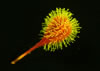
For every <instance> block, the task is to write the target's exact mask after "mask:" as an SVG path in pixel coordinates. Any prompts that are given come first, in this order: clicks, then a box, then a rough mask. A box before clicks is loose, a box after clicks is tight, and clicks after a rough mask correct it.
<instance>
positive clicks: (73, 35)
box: [40, 8, 81, 51]
mask: <svg viewBox="0 0 100 71" xmlns="http://www.w3.org/2000/svg"><path fill="white" fill-rule="evenodd" d="M72 15H73V14H72V13H71V12H70V11H69V9H67V10H65V8H63V9H61V8H56V11H54V10H53V11H52V12H51V13H49V16H46V18H45V22H44V23H42V26H43V29H42V30H41V31H40V33H42V38H43V35H44V33H45V32H46V29H47V26H48V24H49V23H50V22H51V21H52V20H53V18H54V17H56V16H63V17H67V19H68V20H69V21H70V24H71V26H72V32H71V34H70V35H69V36H68V37H66V38H65V39H63V40H62V41H59V42H54V43H49V44H45V45H44V50H46V51H55V50H56V49H58V48H60V49H62V44H64V45H65V47H67V46H68V45H70V42H72V43H73V42H74V41H75V38H76V37H79V36H77V34H78V33H80V29H81V27H79V23H78V21H77V20H76V18H72ZM40 35H41V34H40Z"/></svg>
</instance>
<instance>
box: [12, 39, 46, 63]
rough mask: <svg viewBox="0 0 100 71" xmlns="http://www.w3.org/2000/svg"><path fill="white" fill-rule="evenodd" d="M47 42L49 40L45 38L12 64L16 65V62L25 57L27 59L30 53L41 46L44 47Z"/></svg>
mask: <svg viewBox="0 0 100 71" xmlns="http://www.w3.org/2000/svg"><path fill="white" fill-rule="evenodd" d="M47 41H48V40H47V39H45V38H43V39H42V40H41V41H40V42H38V43H37V44H36V45H35V46H33V47H32V48H30V49H29V50H27V51H26V52H24V53H23V54H21V55H20V56H19V57H17V58H16V59H15V60H13V61H12V62H11V64H15V63H16V62H18V61H19V60H21V59H22V58H23V57H25V56H26V55H27V54H29V53H30V52H32V51H34V50H35V49H36V48H39V47H40V46H43V45H44V44H46V43H47Z"/></svg>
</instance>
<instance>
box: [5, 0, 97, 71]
mask: <svg viewBox="0 0 100 71" xmlns="http://www.w3.org/2000/svg"><path fill="white" fill-rule="evenodd" d="M93 4H94V3H93ZM91 5H92V2H90V3H89V2H81V0H78V1H76V0H53V1H52V0H47V1H43V0H40V1H37V2H36V1H34V2H33V4H32V5H31V6H30V7H24V8H9V10H8V12H9V13H10V17H11V19H10V23H11V25H7V26H9V28H8V29H7V30H9V33H8V34H9V35H8V36H7V37H9V39H8V46H9V47H6V49H7V56H8V57H7V59H8V60H7V63H8V64H10V62H11V61H12V60H14V59H15V58H16V57H18V56H19V55H20V54H22V53H23V52H25V51H26V50H28V49H29V48H31V47H32V46H33V45H35V44H36V43H37V42H39V41H40V39H39V38H40V37H39V36H38V34H39V33H40V30H41V29H42V26H41V23H42V22H44V18H45V17H46V16H47V15H48V13H49V12H51V10H55V9H56V8H66V9H67V8H68V9H70V11H71V12H72V13H74V17H75V18H77V19H78V20H79V22H80V26H81V27H82V29H81V33H80V34H78V35H79V36H80V38H79V39H76V41H75V43H73V44H71V46H69V47H68V48H65V47H64V46H63V50H58V51H55V52H54V53H53V52H46V51H44V50H43V48H42V47H40V48H38V49H36V50H35V51H33V52H32V53H31V54H29V55H27V56H26V57H24V58H23V59H22V60H20V61H19V62H17V63H16V67H18V66H17V65H19V66H20V67H22V66H27V67H26V70H27V71H30V70H33V71H40V70H42V69H44V70H46V71H53V70H54V71H56V70H59V71H66V70H67V69H70V70H72V71H74V69H76V68H81V67H87V68H95V67H94V66H93V65H95V66H96V63H97V64H98V62H96V60H97V59H96V58H97V55H96V53H97V52H96V51H97V50H96V42H97V40H96V31H97V28H96V27H97V25H96V24H97V21H94V20H95V19H97V20H98V15H97V14H98V10H99V8H97V7H94V6H93V7H92V6H91ZM94 9H95V11H94ZM11 20H12V21H11ZM8 50H9V51H8ZM14 68H15V67H14ZM23 68H24V67H23ZM82 69H83V68H82Z"/></svg>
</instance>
